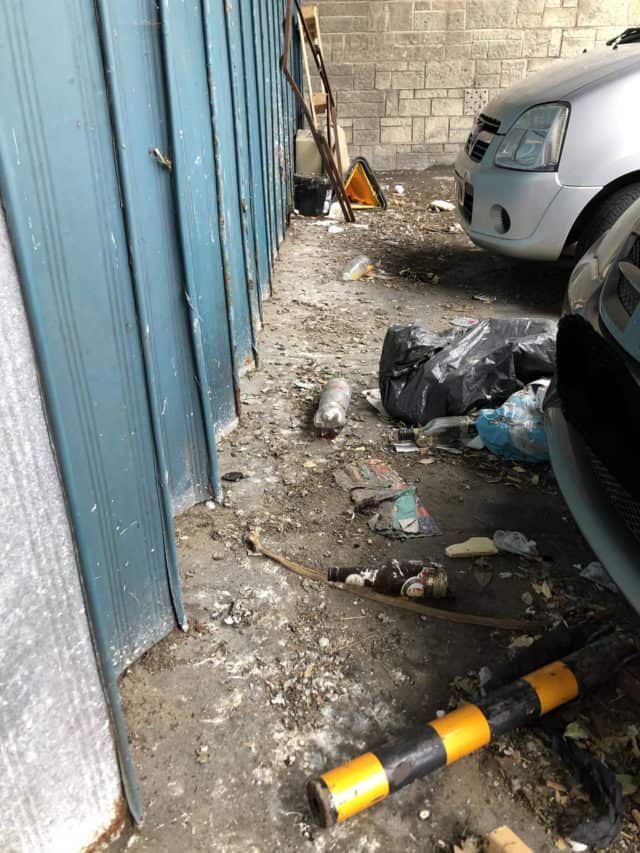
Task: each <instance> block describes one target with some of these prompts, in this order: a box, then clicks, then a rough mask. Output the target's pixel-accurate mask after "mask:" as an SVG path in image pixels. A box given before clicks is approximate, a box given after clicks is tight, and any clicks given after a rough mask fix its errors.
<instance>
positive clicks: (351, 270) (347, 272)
mask: <svg viewBox="0 0 640 853" xmlns="http://www.w3.org/2000/svg"><path fill="white" fill-rule="evenodd" d="M372 266H373V264H372V263H371V260H370V259H369V258H368V257H367V256H366V255H358V257H357V258H354V259H353V260H352V261H351V263H350V264H348V265H347V266H346V267H345V269H344V272H343V273H342V280H343V281H358V279H360V278H362V276H363V275H365V273H367V272H368V271H369V270H370V269H371V267H372Z"/></svg>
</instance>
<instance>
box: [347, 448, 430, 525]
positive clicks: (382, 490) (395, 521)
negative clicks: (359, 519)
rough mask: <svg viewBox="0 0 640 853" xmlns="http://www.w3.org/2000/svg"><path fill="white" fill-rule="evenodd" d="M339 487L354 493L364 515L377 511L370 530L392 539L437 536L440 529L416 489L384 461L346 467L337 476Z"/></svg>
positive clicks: (371, 519)
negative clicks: (369, 511)
mask: <svg viewBox="0 0 640 853" xmlns="http://www.w3.org/2000/svg"><path fill="white" fill-rule="evenodd" d="M334 477H335V481H336V483H337V484H338V485H339V486H340V487H341V488H342V489H345V490H346V491H348V492H350V493H351V500H352V501H353V503H354V504H355V505H356V508H357V509H358V510H360V511H365V510H367V509H375V510H376V512H375V514H374V515H372V517H371V518H370V519H369V527H370V528H371V529H372V530H375V531H377V532H378V533H382V534H383V535H384V536H388V537H390V538H392V539H406V538H408V537H411V536H437V535H438V534H439V533H440V528H439V527H438V525H437V524H436V522H435V520H434V519H433V518H432V517H431V515H430V514H429V512H428V511H427V510H426V508H425V507H424V506H423V504H422V502H421V500H420V498H419V497H418V495H417V492H416V488H415V486H409V485H408V484H407V483H405V481H404V480H403V479H402V477H401V476H400V475H399V474H397V473H396V472H395V471H394V470H393V468H391V467H390V466H389V465H387V464H385V463H384V462H383V461H382V460H380V459H368V460H366V461H363V462H359V463H354V464H351V465H346V466H345V467H344V468H343V469H342V470H341V471H337V472H336V473H335V475H334Z"/></svg>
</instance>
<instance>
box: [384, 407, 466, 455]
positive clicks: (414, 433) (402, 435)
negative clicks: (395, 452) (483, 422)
mask: <svg viewBox="0 0 640 853" xmlns="http://www.w3.org/2000/svg"><path fill="white" fill-rule="evenodd" d="M476 436H477V431H476V419H475V418H473V417H469V416H467V415H453V416H452V417H449V418H434V419H433V420H432V421H429V423H428V424H427V425H426V426H423V427H409V428H406V427H402V428H401V429H399V430H398V441H400V442H413V443H414V444H415V446H416V448H427V449H432V448H435V447H438V448H450V449H451V448H458V449H459V448H463V447H468V446H469V442H470V441H472V440H473V439H474V438H475V437H476Z"/></svg>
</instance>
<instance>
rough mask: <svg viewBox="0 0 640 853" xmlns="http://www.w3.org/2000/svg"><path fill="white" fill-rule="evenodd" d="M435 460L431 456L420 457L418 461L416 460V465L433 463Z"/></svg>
mask: <svg viewBox="0 0 640 853" xmlns="http://www.w3.org/2000/svg"><path fill="white" fill-rule="evenodd" d="M435 461H436V460H435V459H433V458H431V459H421V460H420V462H418V465H433V463H434V462H435Z"/></svg>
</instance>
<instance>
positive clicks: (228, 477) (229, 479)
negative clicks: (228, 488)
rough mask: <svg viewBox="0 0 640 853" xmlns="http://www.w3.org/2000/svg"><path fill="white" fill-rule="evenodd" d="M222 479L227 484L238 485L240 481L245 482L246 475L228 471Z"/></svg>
mask: <svg viewBox="0 0 640 853" xmlns="http://www.w3.org/2000/svg"><path fill="white" fill-rule="evenodd" d="M222 479H223V480H224V481H225V483H237V482H238V480H244V474H243V472H242V471H227V473H226V474H223V475H222Z"/></svg>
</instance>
